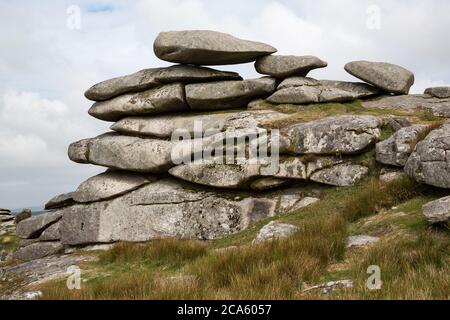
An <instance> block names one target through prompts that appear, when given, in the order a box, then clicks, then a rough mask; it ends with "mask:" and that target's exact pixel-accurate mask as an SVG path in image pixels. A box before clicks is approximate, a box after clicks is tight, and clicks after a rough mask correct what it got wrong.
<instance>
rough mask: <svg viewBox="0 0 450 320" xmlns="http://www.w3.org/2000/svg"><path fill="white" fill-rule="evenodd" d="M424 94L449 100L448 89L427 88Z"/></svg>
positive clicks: (449, 93) (449, 92)
mask: <svg viewBox="0 0 450 320" xmlns="http://www.w3.org/2000/svg"><path fill="white" fill-rule="evenodd" d="M425 94H428V95H430V96H433V97H436V98H440V99H445V98H450V87H433V88H427V89H426V90H425Z"/></svg>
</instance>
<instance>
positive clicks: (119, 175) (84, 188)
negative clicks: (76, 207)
mask: <svg viewBox="0 0 450 320" xmlns="http://www.w3.org/2000/svg"><path fill="white" fill-rule="evenodd" d="M155 180H157V178H156V177H152V176H150V175H143V174H137V173H133V172H126V171H107V172H105V173H101V174H99V175H97V176H95V177H92V178H89V179H88V180H86V181H84V182H83V183H82V184H80V186H79V187H78V188H77V190H76V191H75V193H74V194H73V199H74V200H75V201H76V202H78V203H87V202H95V201H101V200H106V199H111V198H114V197H118V196H120V195H123V194H125V193H127V192H130V191H133V190H136V189H138V188H139V187H141V186H143V185H145V184H148V183H150V182H152V181H155Z"/></svg>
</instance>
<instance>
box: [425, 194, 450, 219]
mask: <svg viewBox="0 0 450 320" xmlns="http://www.w3.org/2000/svg"><path fill="white" fill-rule="evenodd" d="M422 210H423V214H424V216H425V217H426V218H427V220H428V222H429V223H431V224H436V223H441V222H447V221H449V220H450V197H445V198H442V199H438V200H435V201H432V202H429V203H427V204H426V205H424V206H423V208H422Z"/></svg>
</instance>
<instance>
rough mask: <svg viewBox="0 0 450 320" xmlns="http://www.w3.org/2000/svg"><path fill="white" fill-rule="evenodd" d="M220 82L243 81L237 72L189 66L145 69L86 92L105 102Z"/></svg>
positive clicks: (99, 84)
mask: <svg viewBox="0 0 450 320" xmlns="http://www.w3.org/2000/svg"><path fill="white" fill-rule="evenodd" d="M220 80H242V78H241V77H240V76H239V74H237V73H235V72H226V71H219V70H214V69H210V68H203V67H195V66H188V65H175V66H171V67H167V68H152V69H144V70H141V71H139V72H136V73H133V74H130V75H126V76H123V77H118V78H114V79H110V80H106V81H103V82H100V83H98V84H96V85H94V86H93V87H91V88H90V89H89V90H87V91H86V93H85V96H86V98H88V99H89V100H93V101H103V100H109V99H112V98H115V97H117V96H120V95H123V94H126V93H134V92H140V91H145V90H148V89H152V88H156V87H160V86H162V85H163V84H169V83H176V82H181V83H193V82H208V81H220Z"/></svg>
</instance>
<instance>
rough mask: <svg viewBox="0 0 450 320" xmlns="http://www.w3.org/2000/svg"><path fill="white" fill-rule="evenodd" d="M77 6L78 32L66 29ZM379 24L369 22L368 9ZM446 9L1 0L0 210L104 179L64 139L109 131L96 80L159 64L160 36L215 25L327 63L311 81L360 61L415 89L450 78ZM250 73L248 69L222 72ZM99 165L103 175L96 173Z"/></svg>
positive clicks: (398, 2)
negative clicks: (385, 68) (408, 75)
mask: <svg viewBox="0 0 450 320" xmlns="http://www.w3.org/2000/svg"><path fill="white" fill-rule="evenodd" d="M72 4H78V5H80V7H81V14H82V16H81V30H75V31H72V30H69V29H68V28H67V27H66V19H67V13H66V9H67V7H68V6H69V5H72ZM369 5H378V6H379V7H380V9H381V16H380V17H381V28H380V29H379V30H369V29H368V28H367V27H366V21H367V18H368V16H367V7H368V6H369ZM449 11H450V2H448V1H443V0H434V1H428V0H427V1H425V0H411V1H403V0H395V1H393V0H389V1H388V0H353V1H352V0H342V1H333V0H304V1H297V0H285V1H281V0H280V1H276V0H248V1H242V0H230V1H208V0H138V1H125V0H78V1H72V0H62V1H51V0H42V1H33V2H30V1H25V0H17V1H1V2H0V21H1V28H0V38H1V39H2V44H1V50H0V206H11V207H13V206H21V205H39V204H42V203H44V202H45V201H46V200H47V199H48V198H50V197H51V196H53V195H54V194H56V193H59V192H63V191H71V190H73V189H74V188H75V187H76V186H77V184H78V183H79V182H81V181H82V180H83V179H84V178H87V177H88V176H89V175H92V174H93V173H95V172H98V171H99V169H97V168H95V167H93V166H83V165H78V164H73V163H71V162H70V161H69V160H68V159H67V156H66V151H67V146H68V144H69V143H71V142H73V141H75V140H78V139H81V138H85V137H89V136H94V135H97V134H99V133H101V132H104V131H106V130H107V128H108V126H109V124H107V123H103V122H101V121H98V120H95V119H92V118H91V117H89V116H88V115H87V110H88V108H89V106H90V102H88V101H87V100H86V99H85V98H84V97H83V92H84V91H85V90H86V89H87V88H88V87H89V86H90V85H92V84H93V83H95V82H98V81H101V80H104V79H107V78H110V77H114V76H118V75H122V74H125V73H130V72H134V71H136V70H138V69H141V68H145V67H156V66H161V65H162V66H164V65H167V63H165V62H162V61H158V59H157V58H156V57H155V56H154V55H153V50H152V41H153V39H154V38H155V37H156V35H157V34H158V32H160V31H163V30H180V29H212V30H217V31H223V32H228V33H231V34H234V35H236V36H238V37H242V38H246V39H254V40H258V41H264V42H267V43H270V44H272V45H274V46H275V47H277V48H278V49H279V53H280V54H314V55H317V56H319V57H321V58H323V59H325V60H327V61H328V62H329V67H328V68H326V69H321V70H317V71H314V72H312V76H314V77H317V78H329V79H344V80H349V79H353V80H354V78H352V77H351V76H350V75H348V74H346V73H345V71H344V70H343V66H344V64H345V63H346V62H349V61H351V60H356V59H358V60H359V59H369V60H380V61H388V62H393V63H398V64H400V65H404V66H405V67H407V68H409V69H411V70H412V71H414V73H415V74H416V85H415V86H414V88H413V91H414V92H421V91H422V90H423V89H424V88H426V87H427V86H431V85H435V84H436V85H444V84H448V83H450V75H449V74H448V70H449V69H450V42H448V41H447V38H448V36H447V31H448V30H450V19H448V17H447V15H448V12H449ZM220 69H224V70H233V71H238V72H240V73H241V74H242V75H243V76H244V77H256V76H258V75H257V74H256V72H255V70H254V68H253V65H252V64H246V65H238V66H223V67H220ZM100 170H101V169H100Z"/></svg>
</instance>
